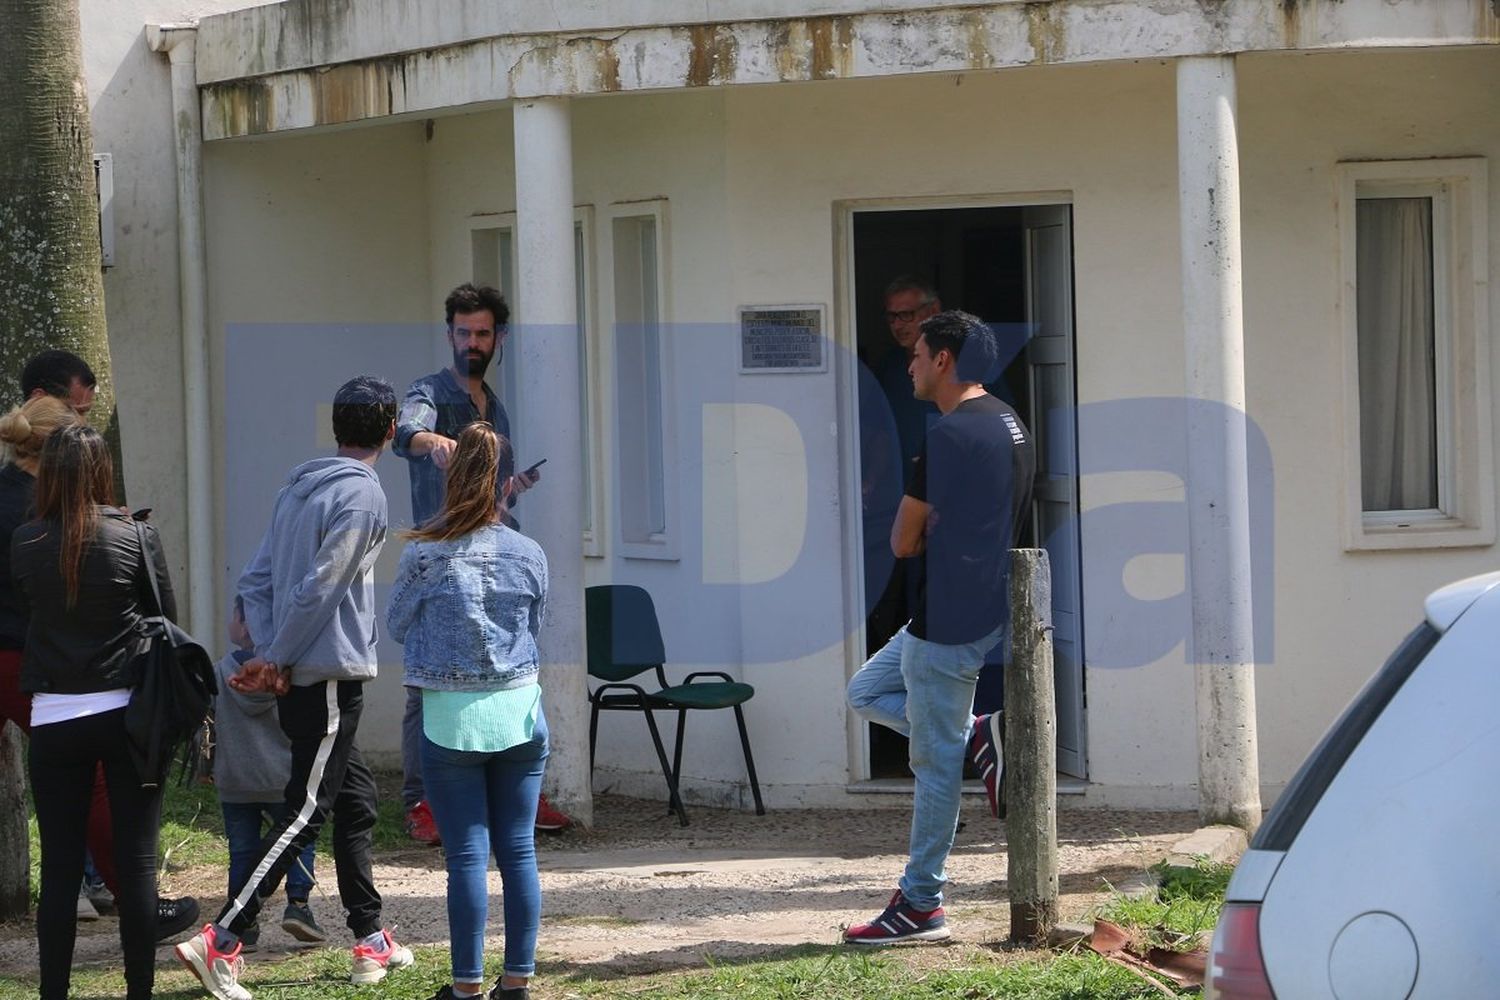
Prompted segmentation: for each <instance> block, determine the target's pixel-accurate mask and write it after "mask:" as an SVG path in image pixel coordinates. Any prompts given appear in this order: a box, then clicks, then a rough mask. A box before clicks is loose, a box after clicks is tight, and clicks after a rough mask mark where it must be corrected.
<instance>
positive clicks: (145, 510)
mask: <svg viewBox="0 0 1500 1000" xmlns="http://www.w3.org/2000/svg"><path fill="white" fill-rule="evenodd" d="M130 516H131V518H132V519H133V520H136V521H144V520H146V519H147V518H148V517H150V516H151V508H150V507H142V508H141V509H140V510H137V511H133V512H132V513H131V515H130Z"/></svg>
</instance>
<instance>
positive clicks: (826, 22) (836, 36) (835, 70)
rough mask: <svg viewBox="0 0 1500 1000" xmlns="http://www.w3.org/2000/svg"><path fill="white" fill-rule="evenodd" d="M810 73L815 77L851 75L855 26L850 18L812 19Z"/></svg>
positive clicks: (808, 25)
mask: <svg viewBox="0 0 1500 1000" xmlns="http://www.w3.org/2000/svg"><path fill="white" fill-rule="evenodd" d="M806 24H807V35H808V41H809V42H810V50H811V59H810V62H811V67H810V72H811V74H812V79H814V80H831V79H835V78H837V77H842V76H850V75H852V74H851V70H852V67H853V64H854V59H853V56H854V25H853V24H852V23H851V21H850V19H849V18H848V17H815V18H809V19H808V20H807V22H806Z"/></svg>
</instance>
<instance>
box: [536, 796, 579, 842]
mask: <svg viewBox="0 0 1500 1000" xmlns="http://www.w3.org/2000/svg"><path fill="white" fill-rule="evenodd" d="M572 825H573V821H572V820H571V819H569V818H568V817H567V815H566V814H565V813H563V812H562V811H561V810H559V809H556V808H554V807H553V805H552V803H550V802H548V801H547V796H545V795H538V796H537V797H536V828H537V829H538V830H546V831H548V832H549V833H550V832H552V831H555V830H566V829H567V828H568V827H570V826H572Z"/></svg>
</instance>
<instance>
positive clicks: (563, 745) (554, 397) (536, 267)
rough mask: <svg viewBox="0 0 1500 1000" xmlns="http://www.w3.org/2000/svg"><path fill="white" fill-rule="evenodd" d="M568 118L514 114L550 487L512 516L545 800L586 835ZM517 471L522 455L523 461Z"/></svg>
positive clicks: (526, 110)
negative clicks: (546, 754)
mask: <svg viewBox="0 0 1500 1000" xmlns="http://www.w3.org/2000/svg"><path fill="white" fill-rule="evenodd" d="M572 127H573V117H572V110H571V108H570V107H569V105H568V102H567V101H566V100H565V99H561V98H546V99H536V100H520V101H517V102H516V104H515V148H516V234H517V248H516V263H517V269H518V272H519V289H518V299H519V302H520V307H521V309H522V310H523V311H524V315H522V316H521V317H520V319H521V321H522V326H521V328H520V329H519V330H518V331H517V333H516V335H515V336H514V340H513V347H514V348H515V350H516V351H517V352H518V353H519V355H520V364H521V369H520V370H521V371H522V372H523V373H525V379H526V391H525V392H524V393H522V394H521V406H522V408H523V410H524V412H523V413H522V414H521V419H520V420H519V421H518V423H519V426H520V427H522V428H524V433H525V442H524V443H525V449H526V457H525V459H524V461H527V462H533V461H536V460H537V459H539V458H546V459H547V460H548V461H547V465H546V467H545V468H544V469H543V470H542V475H543V479H542V481H541V482H540V483H539V484H538V485H537V486H536V488H535V489H534V490H533V491H532V492H531V493H529V494H528V495H527V496H526V498H525V499H524V500H523V501H522V502H521V506H520V509H519V510H517V512H516V513H517V514H518V515H519V516H520V518H521V519H522V520H523V522H524V524H525V530H526V533H527V534H529V535H530V536H531V537H532V538H534V539H536V540H537V542H538V543H540V545H541V546H542V549H543V551H545V552H546V553H547V566H548V571H549V574H550V586H549V588H548V596H547V621H546V623H545V625H544V627H543V630H542V643H541V647H542V692H543V694H542V701H543V705H544V706H545V711H546V713H547V724H548V726H549V727H550V729H551V732H552V757H551V759H550V760H549V762H548V765H547V779H546V780H547V789H548V794H549V797H550V798H551V799H552V800H553V802H554V803H555V804H556V805H557V806H558V808H560V809H562V811H563V812H565V813H567V814H568V815H569V816H571V817H573V819H575V820H576V821H578V822H579V823H582V824H584V825H585V826H589V825H592V823H593V818H594V807H593V797H592V791H591V789H590V784H589V743H588V741H589V725H588V722H589V703H588V687H587V680H586V678H587V673H586V668H585V660H584V629H583V476H584V470H583V453H582V450H581V448H580V446H579V442H580V441H581V440H582V435H583V433H584V429H583V427H582V426H581V425H580V415H579V400H578V386H579V377H578V372H579V365H581V364H582V363H583V359H582V358H580V357H579V356H578V309H577V301H576V298H575V295H576V292H575V288H574V281H575V278H574V274H573V133H572ZM518 460H520V456H518Z"/></svg>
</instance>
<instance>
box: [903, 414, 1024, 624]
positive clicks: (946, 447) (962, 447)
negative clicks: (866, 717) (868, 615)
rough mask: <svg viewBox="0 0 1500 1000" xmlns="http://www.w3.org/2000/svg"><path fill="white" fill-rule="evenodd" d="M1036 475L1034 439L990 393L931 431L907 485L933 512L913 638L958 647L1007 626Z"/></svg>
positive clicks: (1017, 419) (908, 491)
mask: <svg viewBox="0 0 1500 1000" xmlns="http://www.w3.org/2000/svg"><path fill="white" fill-rule="evenodd" d="M1035 474H1036V451H1035V448H1034V447H1033V445H1032V441H1031V433H1030V432H1029V431H1027V429H1026V425H1025V424H1024V423H1022V422H1021V418H1020V416H1018V415H1017V414H1016V411H1015V410H1014V409H1012V408H1011V407H1010V405H1009V404H1007V403H1005V402H1002V401H1001V400H999V399H996V398H995V397H994V396H991V395H989V394H988V393H986V394H985V395H983V396H976V397H975V398H973V399H966V400H964V401H963V402H962V403H959V404H958V406H956V407H955V408H954V409H953V411H952V412H951V413H948V414H946V415H945V416H944V417H943V418H942V419H941V420H939V421H938V422H937V423H936V424H934V425H933V426H932V427H931V429H929V430H928V432H927V440H926V442H925V443H924V444H923V446H922V452H921V454H920V455H918V456H917V460H916V470H915V472H914V474H913V476H912V480H911V484H910V485H909V486H908V487H907V489H906V494H907V495H908V496H910V497H913V498H914V499H917V500H922V501H924V502H926V503H928V504H930V505H931V506H932V511H931V512H930V514H929V515H928V527H927V549H926V552H925V553H924V554H923V556H922V557H921V562H922V563H923V578H922V583H921V586H920V588H919V590H918V598H917V605H916V607H915V608H914V609H913V611H912V620H911V624H910V625H909V626H908V627H907V631H908V632H910V633H911V634H912V635H914V636H916V637H917V638H919V639H926V640H928V641H929V642H941V643H944V644H946V645H957V644H959V643H965V642H974V641H975V640H977V639H982V638H983V637H984V636H986V635H988V634H989V633H990V632H993V631H994V630H995V629H996V628H998V627H999V626H1000V625H1001V623H1003V622H1004V621H1006V619H1007V617H1008V614H1009V606H1008V593H1007V588H1008V584H1009V577H1010V550H1011V548H1012V547H1013V546H1014V545H1015V544H1016V541H1017V539H1019V537H1020V534H1021V527H1022V525H1024V524H1025V523H1026V515H1027V513H1028V511H1029V508H1030V506H1031V481H1032V478H1033V476H1035Z"/></svg>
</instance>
